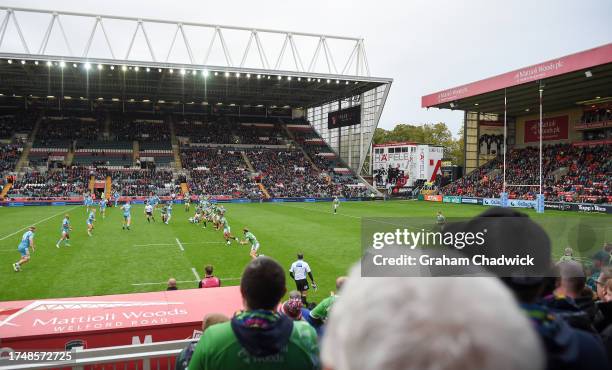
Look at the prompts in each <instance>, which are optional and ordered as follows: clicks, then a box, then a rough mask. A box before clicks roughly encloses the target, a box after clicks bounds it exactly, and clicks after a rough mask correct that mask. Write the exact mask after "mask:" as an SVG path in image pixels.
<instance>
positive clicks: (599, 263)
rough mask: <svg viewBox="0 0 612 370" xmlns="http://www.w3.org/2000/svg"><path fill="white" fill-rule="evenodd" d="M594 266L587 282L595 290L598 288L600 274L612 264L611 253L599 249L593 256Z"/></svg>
mask: <svg viewBox="0 0 612 370" xmlns="http://www.w3.org/2000/svg"><path fill="white" fill-rule="evenodd" d="M592 260H593V267H592V274H591V277H589V279H588V280H587V284H588V285H589V287H590V288H591V289H593V290H595V291H596V290H597V283H596V282H597V280H598V279H599V274H601V271H602V269H604V268H605V267H607V266H609V265H610V254H609V253H606V251H603V250H601V251H598V252H597V253H595V255H594V256H593V258H592Z"/></svg>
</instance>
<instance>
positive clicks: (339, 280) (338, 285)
mask: <svg viewBox="0 0 612 370" xmlns="http://www.w3.org/2000/svg"><path fill="white" fill-rule="evenodd" d="M345 282H346V276H340V277H338V278H336V293H337V292H338V291H339V290H340V289H341V288H342V286H343V285H344V283H345Z"/></svg>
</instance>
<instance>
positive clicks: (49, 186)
mask: <svg viewBox="0 0 612 370" xmlns="http://www.w3.org/2000/svg"><path fill="white" fill-rule="evenodd" d="M90 173H91V171H90V170H89V169H87V168H85V167H71V168H67V169H63V170H49V171H47V172H38V171H31V172H27V173H25V174H24V175H23V176H21V177H20V178H19V179H18V180H17V181H16V182H15V183H14V184H13V187H12V188H11V190H10V193H9V196H11V197H14V196H19V197H26V198H52V197H70V196H79V195H81V194H83V193H84V192H85V189H86V188H87V184H88V180H89V176H90Z"/></svg>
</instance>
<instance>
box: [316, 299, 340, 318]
mask: <svg viewBox="0 0 612 370" xmlns="http://www.w3.org/2000/svg"><path fill="white" fill-rule="evenodd" d="M336 297H338V296H337V295H335V294H334V295H332V296H330V297H327V298H325V299H324V300H322V301H321V302H320V303H319V304H318V305H317V306H316V307H315V308H313V309H312V311H310V316H312V317H313V318H315V319H318V320H321V321H325V320H327V316H328V315H329V310H331V307H332V305H333V304H334V302H335V301H336Z"/></svg>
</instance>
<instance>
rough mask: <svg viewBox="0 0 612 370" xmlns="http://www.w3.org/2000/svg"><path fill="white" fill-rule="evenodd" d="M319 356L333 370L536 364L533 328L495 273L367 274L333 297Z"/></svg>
mask: <svg viewBox="0 0 612 370" xmlns="http://www.w3.org/2000/svg"><path fill="white" fill-rule="evenodd" d="M327 325H328V326H327V329H326V333H325V336H324V337H323V344H322V352H321V357H322V361H323V364H324V365H325V366H327V368H329V369H332V370H349V369H350V370H370V369H385V370H400V369H401V370H417V369H419V370H420V369H437V370H451V369H452V370H464V369H465V370H468V369H469V370H511V369H512V370H514V369H522V370H531V369H533V370H535V369H542V368H543V366H544V355H543V352H542V347H541V344H540V341H539V338H538V336H537V334H536V332H535V331H534V330H533V328H532V325H531V323H530V322H529V320H528V319H527V317H526V315H525V314H524V313H523V311H522V310H521V309H520V308H519V307H518V305H517V304H516V301H515V300H514V298H513V296H512V294H511V292H510V291H508V290H507V289H506V288H505V287H504V286H503V284H502V283H501V282H500V281H499V280H498V279H494V278H490V277H470V278H461V277H459V278H458V277H448V278H444V277H437V278H362V277H361V276H360V269H359V266H357V267H355V268H354V269H353V271H352V273H351V275H350V278H349V279H348V280H347V282H346V284H345V285H344V287H343V289H342V295H341V297H340V298H338V299H337V300H336V303H335V304H334V306H333V308H332V310H331V316H330V318H329V321H328V324H327Z"/></svg>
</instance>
